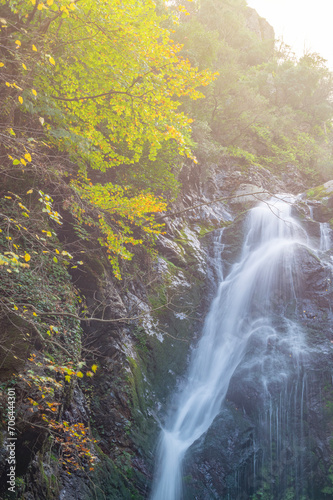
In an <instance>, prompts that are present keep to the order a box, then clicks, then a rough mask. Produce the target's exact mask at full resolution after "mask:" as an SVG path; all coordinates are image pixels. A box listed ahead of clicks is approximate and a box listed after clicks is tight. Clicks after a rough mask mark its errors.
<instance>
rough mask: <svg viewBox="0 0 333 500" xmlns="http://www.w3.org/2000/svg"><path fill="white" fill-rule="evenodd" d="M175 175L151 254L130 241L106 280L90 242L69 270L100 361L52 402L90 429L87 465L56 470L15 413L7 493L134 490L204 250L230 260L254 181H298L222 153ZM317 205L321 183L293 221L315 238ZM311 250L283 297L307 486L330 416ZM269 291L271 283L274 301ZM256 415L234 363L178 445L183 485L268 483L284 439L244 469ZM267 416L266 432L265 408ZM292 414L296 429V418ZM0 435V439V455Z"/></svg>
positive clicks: (254, 449)
mask: <svg viewBox="0 0 333 500" xmlns="http://www.w3.org/2000/svg"><path fill="white" fill-rule="evenodd" d="M181 177H182V179H181V180H182V182H183V186H184V187H183V191H182V194H181V196H180V197H179V199H178V201H177V202H176V203H175V204H174V206H173V208H172V213H170V214H169V216H168V217H167V218H166V219H165V223H166V232H165V234H164V235H163V236H161V237H160V238H159V240H158V242H157V249H158V256H157V258H156V259H154V260H151V259H149V258H147V256H146V255H145V256H144V255H142V259H141V261H140V265H136V269H129V271H130V272H129V273H128V276H131V277H130V278H127V277H126V274H125V276H124V280H123V282H122V283H121V285H120V284H119V283H118V284H117V283H115V282H114V279H113V278H112V275H111V273H110V271H109V270H108V267H107V263H106V262H104V261H103V259H102V258H101V257H100V255H96V256H95V257H94V256H93V255H90V257H89V260H88V261H87V263H86V266H85V268H84V270H83V271H79V270H73V272H72V278H73V280H74V281H75V283H76V286H77V288H78V289H79V290H80V293H81V294H82V295H84V296H85V300H86V304H87V308H88V310H89V311H90V312H91V313H93V314H94V316H95V317H97V318H98V317H100V318H104V320H103V321H97V320H96V321H92V322H91V323H90V324H89V323H87V324H86V323H85V324H83V325H82V328H83V330H84V339H83V349H86V351H87V359H94V360H95V361H97V362H98V364H99V366H100V368H99V370H98V372H97V373H96V376H95V377H94V378H93V380H92V381H91V383H89V384H88V383H86V382H84V381H83V383H82V384H79V385H77V386H76V388H75V390H74V392H73V394H72V395H71V398H70V399H69V400H68V403H67V404H65V405H64V412H65V414H64V417H65V418H66V421H68V422H70V423H73V424H75V422H77V421H80V422H84V424H85V425H86V426H87V427H89V428H90V432H91V435H93V436H94V439H96V443H95V444H94V453H96V455H97V457H98V460H97V464H96V466H95V470H94V471H91V472H90V473H89V474H88V475H86V474H85V473H84V472H83V471H76V472H73V473H72V474H71V475H68V474H67V473H66V472H64V471H63V470H62V467H61V464H59V461H57V459H56V457H55V455H54V451H52V452H51V449H53V450H54V448H52V446H51V442H50V437H48V435H47V434H43V433H41V432H39V431H38V429H36V428H35V427H33V421H31V425H30V424H29V419H28V420H27V423H26V424H25V430H24V433H23V434H22V439H23V437H24V442H25V445H24V446H25V448H24V450H25V451H24V453H22V456H20V457H18V462H19V471H20V477H21V478H22V479H21V482H20V483H19V484H18V487H17V498H25V499H29V500H37V499H38V500H39V499H40V498H46V499H55V498H60V499H65V498H66V500H74V499H77V498H80V500H85V499H86V500H88V499H89V500H91V499H92V498H95V499H100V498H101V499H102V498H105V496H106V497H107V498H113V499H117V498H119V499H126V498H137V499H139V498H148V495H149V491H150V488H151V482H152V475H153V470H154V461H155V455H154V451H155V447H156V443H157V438H158V434H159V429H160V423H161V422H162V423H163V420H164V418H165V415H166V413H167V411H168V408H169V403H170V400H171V396H172V394H173V392H174V391H175V389H176V387H177V384H178V383H179V382H180V381H181V379H182V376H183V375H184V372H185V369H186V366H187V363H188V356H189V353H190V349H191V346H192V345H194V344H195V343H196V339H197V338H198V336H199V335H200V332H201V329H202V324H203V319H204V317H205V315H206V313H207V310H208V308H209V305H210V303H211V300H212V298H213V296H214V293H215V289H216V284H217V281H218V279H219V278H218V276H217V275H216V269H215V267H214V265H212V264H214V259H215V258H222V259H223V263H224V269H225V272H227V270H228V266H230V265H232V263H233V262H234V261H235V258H236V256H237V254H238V252H239V248H240V242H241V239H242V232H243V226H242V224H243V219H244V213H245V212H246V210H247V209H248V208H249V207H251V206H253V203H255V202H256V201H257V199H258V195H257V194H255V193H258V192H260V191H264V192H265V196H267V195H269V193H275V192H281V191H292V192H294V193H297V192H302V191H304V185H303V181H302V179H301V178H299V176H298V175H297V172H296V171H293V169H292V167H291V168H290V170H289V174H288V175H286V176H285V178H284V179H282V180H281V179H277V178H274V177H273V176H272V174H271V173H270V172H267V171H266V170H265V169H262V168H260V167H256V166H250V167H244V166H242V165H241V164H237V163H235V160H233V159H231V158H229V157H224V158H222V159H221V162H220V164H219V165H216V166H212V167H211V168H210V170H209V172H205V173H203V172H201V171H200V168H198V167H197V166H194V165H193V166H184V168H183V170H182V173H181ZM331 205H332V203H331V198H330V193H329V192H328V191H326V188H325V187H324V188H318V189H317V190H313V192H312V191H309V192H308V193H307V195H305V196H304V200H303V204H300V205H299V208H298V209H297V210H298V213H299V215H298V217H299V219H300V221H301V223H302V224H304V226H305V227H306V228H307V229H308V231H309V233H311V235H312V237H313V238H317V240H318V239H319V238H320V234H321V233H320V231H321V230H323V228H322V226H321V225H320V224H318V222H315V221H314V220H312V219H315V220H317V221H319V222H320V223H322V224H324V223H327V222H328V221H329V220H330V219H331V218H332V216H333V213H332V209H331ZM190 207H196V208H193V209H192V208H190ZM311 218H312V219H311ZM223 227H225V228H226V229H225V230H224V231H225V237H226V239H225V244H224V250H223V253H222V254H221V251H222V248H221V249H217V251H215V254H213V253H212V252H213V239H214V234H215V230H216V229H219V228H223ZM216 252H217V253H216ZM325 252H326V253H325V255H326V257H325V258H326V261H325V259H323V261H320V262H319V261H318V259H317V258H316V257H315V256H314V255H312V254H311V253H309V252H306V253H304V252H303V253H302V252H300V255H299V262H300V263H299V275H300V280H299V287H300V289H301V290H302V293H301V297H302V299H301V301H300V303H299V304H298V308H297V310H298V314H299V318H298V319H299V321H301V322H302V324H304V327H305V328H306V330H307V332H308V335H309V341H310V343H311V345H312V346H313V350H314V351H315V355H314V357H313V361H311V363H310V364H308V365H306V367H305V370H306V372H307V378H306V381H304V380H305V379H304V378H302V382H300V383H299V386H298V389H297V391H298V392H297V394H298V395H299V391H301V393H300V394H301V395H302V390H303V397H306V400H307V403H308V408H309V411H308V414H307V415H306V418H305V422H306V426H307V429H309V430H311V432H310V431H307V434H306V435H307V441H306V442H304V443H303V444H304V446H308V448H309V456H308V457H307V458H306V460H305V462H304V464H305V466H306V467H307V468H308V469H309V470H311V473H309V474H308V476H309V477H313V484H315V491H316V492H318V491H321V490H322V487H323V485H324V486H326V487H327V488H330V487H331V485H330V484H329V481H328V480H326V478H325V477H326V476H327V474H328V471H329V469H330V467H331V452H330V441H329V433H330V429H331V427H332V425H333V422H332V419H333V417H332V411H331V393H332V391H331V378H330V377H331V373H330V364H329V361H330V358H329V357H328V354H327V353H330V347H331V340H332V335H331V332H332V318H331V311H330V303H331V299H332V291H331V287H330V281H329V280H330V273H331V268H330V266H329V264H330V253H329V250H325ZM137 257H138V258H139V259H140V255H138V256H137ZM325 262H326V263H325ZM133 274H134V275H135V278H134V279H133ZM281 301H282V302H283V298H281V297H280V298H279V297H277V304H281ZM254 348H255V346H254ZM89 357H90V358H89ZM300 380H301V379H300ZM303 381H304V385H302V384H303ZM302 388H303V389H302ZM277 393H278V388H277V392H276V394H277ZM59 397H60V396H59ZM288 404H290V405H291V402H289V403H288ZM20 411H21V410H20V408H18V412H19V413H20ZM290 411H291V410H290ZM29 418H30V417H29ZM267 418H268V417H267V411H266V407H265V406H264V405H263V402H262V400H261V396H260V388H259V387H258V386H257V384H256V383H255V380H252V381H248V382H246V383H244V379H243V378H242V377H241V376H240V375H239V376H235V377H234V379H233V380H232V382H231V384H230V389H229V392H228V397H227V403H226V405H224V407H223V409H222V410H221V413H220V414H219V416H218V417H217V418H216V420H215V421H214V423H213V425H212V427H211V428H210V429H209V431H208V432H207V434H206V435H204V436H202V437H201V438H200V439H199V440H198V442H196V443H195V444H194V445H193V446H192V449H191V450H190V455H189V460H188V461H187V466H186V467H187V468H186V472H185V475H187V476H188V495H189V496H188V498H224V497H226V498H227V495H229V497H230V495H231V497H232V498H249V496H248V495H249V494H251V495H256V494H257V495H259V494H260V495H261V497H260V498H263V495H264V494H266V495H269V494H270V493H269V491H268V490H267V484H268V483H270V482H272V481H276V480H277V478H278V477H280V476H281V474H280V472H279V471H278V470H277V467H280V468H284V469H286V470H287V469H288V466H289V464H290V462H291V461H292V460H293V451H292V450H291V449H290V447H288V444H287V442H288V439H289V438H290V436H289V435H288V434H287V433H285V434H283V435H282V434H281V441H280V446H281V449H282V448H283V449H284V453H285V454H284V456H283V458H282V459H281V460H280V463H279V465H277V464H276V465H274V467H275V468H274V471H264V470H261V472H260V477H259V479H258V471H259V469H260V467H261V465H260V464H261V462H260V460H261V457H262V455H263V454H265V453H267V449H265V443H264V439H261V437H260V433H259V435H258V430H257V429H258V428H260V425H259V424H260V423H261V424H262V425H264V424H263V422H264V423H265V425H266V426H267ZM265 419H266V420H265ZM29 425H30V426H29ZM274 425H275V428H274V432H278V429H277V427H276V426H277V422H276V423H275V424H274ZM293 425H294V426H295V429H297V426H298V425H299V422H298V421H295V422H294V423H293ZM258 426H259V427H258ZM22 429H23V427H22ZM266 429H267V427H266ZM263 436H264V434H263ZM21 441H22V440H21ZM34 442H35V443H36V445H35V447H34V446H33V444H32V443H34ZM22 443H23V441H22ZM29 443H30V444H29ZM37 443H38V444H37ZM5 445H6V442H3V448H2V451H3V458H5V448H4V447H5ZM28 450H29V451H28ZM308 469H307V470H308ZM2 470H4V468H3V469H2ZM279 474H280V475H279ZM2 479H5V478H4V476H3V477H2ZM320 488H321V490H320ZM3 491H4V490H3ZM286 491H287V490H286ZM327 491H329V490H327ZM260 492H261V493H260ZM265 492H266V493H265ZM316 494H317V493H316ZM193 495H194V496H193ZM195 495H196V496H195ZM244 495H245V496H244ZM246 495H247V496H246ZM253 498H257V497H256V496H253ZM258 498H259V497H258ZM267 498H280V497H270V496H267ZM281 498H282V497H281ZM283 498H284V497H283ZM286 498H287V497H286ZM313 498H319V497H315V496H314V497H313ZM323 498H325V497H323ZM327 498H329V497H327Z"/></svg>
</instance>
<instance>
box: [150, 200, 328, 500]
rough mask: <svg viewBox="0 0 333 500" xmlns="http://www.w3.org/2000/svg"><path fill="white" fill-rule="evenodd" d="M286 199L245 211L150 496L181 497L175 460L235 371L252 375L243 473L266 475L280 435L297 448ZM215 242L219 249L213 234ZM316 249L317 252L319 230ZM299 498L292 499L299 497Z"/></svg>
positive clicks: (160, 499) (294, 240)
mask: <svg viewBox="0 0 333 500" xmlns="http://www.w3.org/2000/svg"><path fill="white" fill-rule="evenodd" d="M294 201H295V200H294V199H293V198H292V197H290V196H289V197H288V196H287V195H285V196H284V195H281V196H279V197H274V198H272V199H271V200H270V201H269V202H262V203H260V204H259V205H258V206H256V207H255V208H253V209H252V210H251V211H250V212H249V214H248V217H247V219H246V223H245V225H246V232H245V237H244V242H243V246H242V250H241V253H240V256H239V259H238V261H237V262H236V263H234V264H233V265H232V267H231V269H230V271H229V273H228V275H227V276H225V277H223V273H222V268H221V267H219V269H218V272H217V275H218V276H219V279H220V283H219V286H218V290H217V293H216V296H215V298H214V300H213V302H212V305H211V308H210V311H209V313H208V315H207V317H206V320H205V323H204V327H203V332H202V336H201V339H200V341H199V342H198V344H197V346H196V347H195V348H194V350H193V352H192V356H191V360H190V363H189V368H188V373H187V376H186V381H185V382H184V383H183V386H182V388H181V389H180V390H179V392H178V394H177V395H176V396H175V398H174V401H173V408H175V410H173V411H171V412H170V415H169V416H168V418H167V421H166V423H165V426H164V428H163V430H162V432H161V437H160V443H159V447H158V459H157V462H156V463H157V465H156V471H155V476H154V484H153V491H152V495H151V500H180V499H181V498H183V484H182V483H183V481H182V474H183V464H184V462H185V461H186V456H185V455H186V453H187V452H188V450H189V448H190V447H191V445H192V444H193V443H194V442H195V441H196V440H198V438H200V436H202V435H203V434H204V433H206V431H207V430H208V429H209V427H210V426H211V424H212V423H213V421H214V419H215V417H216V416H217V415H218V414H219V412H220V410H221V405H222V403H223V401H224V399H225V397H226V394H227V391H228V389H229V384H230V381H231V379H232V377H233V376H234V374H235V372H237V374H238V376H239V377H241V378H242V380H243V381H246V380H247V379H248V378H249V377H251V373H253V372H254V371H255V373H256V384H257V387H258V390H259V391H261V393H262V398H263V400H264V403H263V411H262V413H261V414H260V416H259V417H258V418H259V425H260V426H261V432H262V436H263V437H262V439H265V440H266V442H267V446H266V448H265V451H264V453H263V455H262V456H260V457H259V456H258V457H257V456H256V450H257V448H258V446H259V445H258V443H257V442H256V441H255V440H253V443H252V448H251V449H252V450H253V459H252V461H251V464H252V465H251V466H252V467H253V471H252V473H253V474H256V472H257V470H259V467H260V466H262V464H263V462H265V463H266V465H267V464H269V465H268V466H267V467H268V469H269V468H270V470H269V471H268V473H270V474H271V475H273V474H274V471H273V468H274V466H273V463H274V460H276V459H279V457H280V456H281V455H282V454H283V453H285V451H284V449H283V446H284V445H283V443H284V440H285V439H286V436H287V434H288V433H289V435H288V439H289V440H290V441H291V446H292V445H293V440H294V441H295V442H296V440H297V445H296V444H295V449H296V448H297V449H301V448H302V446H303V445H304V439H305V430H304V428H303V427H302V425H301V426H299V420H298V419H297V418H296V417H295V415H296V413H297V412H298V413H300V414H301V415H302V416H303V412H304V401H305V399H306V397H307V396H306V394H307V384H306V378H305V376H304V369H303V362H304V359H305V358H306V355H307V351H308V348H307V345H306V341H305V339H304V334H303V331H302V328H301V327H300V326H299V325H298V323H297V322H296V320H295V319H294V318H293V314H289V313H290V311H294V312H295V310H296V307H297V303H296V299H297V288H298V284H297V272H296V271H295V270H296V268H297V267H296V265H297V251H299V249H300V248H304V247H305V248H308V245H309V242H308V236H307V233H306V231H305V230H304V229H303V228H302V226H301V225H300V224H299V222H297V221H296V219H294V218H293V217H292V215H291V206H292V204H293V203H294ZM324 229H325V228H323V231H324ZM323 234H324V233H323ZM218 244H219V248H221V239H220V238H219V239H218ZM321 246H322V249H323V250H324V249H326V246H327V239H326V234H325V235H324V236H323V235H322V244H321ZM324 247H325V248H324ZM219 266H220V264H219ZM287 313H288V314H287ZM276 388H278V389H276ZM274 391H275V392H274ZM274 393H278V394H279V397H278V398H275V396H274ZM298 413H297V414H298ZM258 439H259V438H258ZM296 455H297V454H295V457H296V458H295V459H294V462H295V463H292V462H291V465H290V467H291V468H293V471H294V474H295V475H296V476H297V477H298V476H299V475H301V474H303V472H302V463H301V461H299V460H298V459H297V456H298V455H297V456H296ZM235 475H236V476H237V477H238V476H240V474H239V473H238V472H235ZM301 493H302V491H301V490H299V491H297V492H296V494H295V497H294V498H301ZM185 496H186V495H185ZM228 497H229V496H228ZM198 498H199V497H198ZM205 498H206V497H205ZM214 498H215V497H214ZM230 498H235V497H232V496H230ZM270 498H275V497H274V496H272V497H270ZM276 498H277V497H276Z"/></svg>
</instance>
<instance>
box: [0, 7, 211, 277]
mask: <svg viewBox="0 0 333 500" xmlns="http://www.w3.org/2000/svg"><path fill="white" fill-rule="evenodd" d="M1 5H2V6H3V12H4V13H3V14H2V15H3V16H4V17H3V18H2V25H3V26H2V40H3V47H4V49H3V50H2V54H1V65H2V70H3V72H2V75H3V76H2V79H3V83H4V85H6V87H5V88H6V92H5V95H4V101H3V103H4V108H6V106H8V107H10V110H11V111H10V112H9V113H8V117H10V116H12V110H13V107H14V109H15V108H18V107H20V108H21V110H22V111H25V112H27V113H31V114H33V115H35V116H39V117H40V118H39V120H40V122H41V123H42V124H43V126H44V131H45V133H46V135H47V143H48V145H49V146H52V147H55V148H56V149H57V150H58V151H59V150H60V151H62V152H65V153H66V154H68V155H69V156H70V159H71V160H72V161H74V162H75V164H76V165H77V166H78V171H79V172H80V178H79V180H78V179H77V178H75V177H74V178H73V179H72V181H71V184H72V187H73V189H74V192H75V194H76V195H77V194H79V196H82V198H81V202H79V205H80V203H81V205H82V203H85V204H88V208H86V207H83V206H81V208H80V210H78V209H77V203H76V202H75V203H72V204H71V207H69V208H71V210H72V213H73V215H74V216H76V217H79V220H80V221H81V222H82V223H87V224H89V225H96V224H98V225H99V227H100V228H102V227H103V230H102V233H103V234H104V235H106V234H108V236H107V241H108V244H107V248H108V251H109V253H110V260H111V262H112V264H113V265H114V267H115V270H116V274H117V276H118V277H119V267H118V265H117V264H116V261H117V256H121V257H124V258H129V256H130V255H131V254H130V252H129V250H128V249H127V246H128V245H131V244H134V242H135V241H137V242H142V238H140V237H138V238H136V240H135V238H134V237H132V236H131V237H129V235H133V227H132V226H137V227H140V228H141V229H142V228H144V233H145V234H146V235H147V234H148V233H150V234H154V232H155V229H156V228H155V226H154V223H153V221H152V219H151V217H150V214H151V213H154V212H156V211H159V210H162V209H164V208H165V205H164V204H163V203H161V200H160V199H158V198H156V197H154V196H150V195H149V190H150V185H149V182H148V183H147V185H146V186H145V190H144V193H142V194H141V195H140V193H138V192H137V191H136V190H137V187H138V186H137V184H136V182H135V181H134V183H133V186H132V187H131V185H129V186H128V185H127V186H126V187H124V186H122V187H121V186H118V185H117V184H113V183H112V182H111V183H110V179H109V178H108V176H107V175H106V176H105V177H104V178H103V179H102V180H101V181H99V182H97V183H95V184H94V182H92V183H91V181H90V179H88V178H87V175H86V173H87V172H88V171H89V169H95V170H99V171H102V172H105V171H107V170H109V169H113V170H114V169H119V170H122V169H125V170H127V171H129V168H128V167H129V165H138V164H139V162H140V161H141V159H142V158H143V160H144V162H145V164H147V162H149V166H151V167H152V168H154V161H155V160H156V158H157V155H158V153H159V151H161V150H162V148H164V147H166V148H167V149H168V150H169V151H172V152H176V153H177V154H178V155H179V154H180V155H184V156H187V157H189V158H191V159H193V160H194V161H196V160H195V158H194V156H193V155H192V153H191V139H190V130H191V129H190V124H191V121H192V120H191V119H190V118H188V116H186V114H185V113H184V112H183V111H181V110H180V104H181V102H180V99H181V98H182V97H184V96H188V97H190V98H191V99H198V98H200V97H203V94H202V93H201V92H200V90H199V89H198V87H203V86H206V85H208V84H209V83H210V82H211V81H212V80H213V79H214V75H213V74H212V72H209V71H205V70H202V71H198V70H197V69H196V68H194V67H192V66H191V64H190V62H189V60H188V59H186V58H184V57H182V56H180V54H179V53H180V50H181V46H180V45H179V44H175V43H174V42H173V41H172V39H171V38H170V36H171V33H170V30H168V29H167V28H164V27H162V25H163V23H166V21H167V19H168V12H167V10H166V9H165V13H164V15H158V14H157V12H156V8H155V3H154V2H153V1H151V0H128V1H126V3H124V2H122V1H120V0H111V1H110V0H99V1H98V2H96V1H95V0H80V1H65V0H63V1H53V0H47V1H46V2H40V1H39V0H32V1H31V2H26V3H24V4H17V2H15V1H14V0H12V1H9V2H6V1H4V0H2V2H1ZM160 8H161V7H160ZM13 76H14V77H13ZM9 120H10V119H9ZM12 125H14V126H13V127H12V130H13V132H14V134H15V133H16V132H15V123H12ZM18 161H20V159H18ZM131 172H132V173H131V174H130V175H127V176H126V175H125V176H123V175H117V174H116V175H115V179H116V181H117V180H118V181H119V180H120V181H124V180H125V181H133V180H134V179H135V171H134V172H133V170H132V171H131ZM165 172H167V173H168V176H165ZM156 175H157V176H158V175H160V176H161V177H162V178H164V179H166V178H169V182H170V186H171V190H172V189H174V187H175V186H174V177H173V175H172V174H171V172H170V168H169V169H168V167H166V168H161V169H156ZM145 179H146V180H148V176H147V175H146V176H145ZM83 182H86V187H85V188H84V187H83ZM104 183H106V185H105V187H104V186H103V184H104ZM156 184H157V185H161V183H160V184H159V183H158V182H157V183H156V180H154V182H152V186H153V190H155V191H156V189H155V188H156ZM162 185H163V187H164V189H166V190H167V188H168V185H166V184H165V180H164V183H162ZM140 187H141V186H140ZM132 188H133V189H132ZM88 191H89V193H90V194H89V196H86V194H87V192H88ZM102 192H103V193H104V195H105V196H107V198H106V200H104V202H103V199H101V198H100V195H101V193H102ZM93 193H95V194H93ZM109 197H112V198H114V199H115V200H117V203H118V202H119V203H118V204H117V203H115V204H113V205H112V209H111V208H110V204H109V203H108V200H109ZM74 198H75V197H74ZM83 200H84V202H83ZM96 200H98V202H96ZM121 200H122V201H121ZM94 203H97V205H99V206H101V205H103V203H104V205H105V207H108V208H104V209H103V211H102V212H99V214H98V215H99V218H98V221H97V220H94V221H93V223H92V222H91V219H89V218H86V216H85V215H84V213H87V212H89V211H90V213H91V215H93V214H94ZM126 207H127V208H126ZM135 207H136V208H138V207H139V210H138V213H139V214H140V216H138V217H133V209H134V208H135ZM110 216H111V219H110ZM113 217H115V218H116V222H115V223H111V222H110V220H111V221H112V218H113ZM120 220H123V221H124V222H123V223H121V222H120ZM139 220H140V222H139ZM125 221H126V222H125ZM143 221H145V224H143ZM122 234H126V237H123V236H122ZM102 239H103V238H102ZM103 241H104V239H103Z"/></svg>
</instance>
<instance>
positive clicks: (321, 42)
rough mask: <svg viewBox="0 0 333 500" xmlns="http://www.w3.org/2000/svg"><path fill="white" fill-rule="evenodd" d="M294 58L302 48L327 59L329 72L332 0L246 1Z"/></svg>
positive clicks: (332, 52) (332, 56)
mask: <svg viewBox="0 0 333 500" xmlns="http://www.w3.org/2000/svg"><path fill="white" fill-rule="evenodd" d="M247 3H248V5H249V6H250V7H252V8H254V9H256V11H257V12H258V14H259V15H260V16H261V17H264V18H265V19H267V21H268V22H269V23H270V24H271V25H272V26H273V28H274V31H275V37H276V38H281V37H282V38H283V41H284V42H285V43H286V44H287V45H290V46H291V47H292V49H293V51H294V52H295V53H296V55H297V56H298V57H300V56H302V55H303V53H304V49H305V51H307V52H317V53H318V54H319V55H320V56H322V57H323V58H324V59H327V65H328V67H329V68H330V69H331V70H332V71H333V0H247Z"/></svg>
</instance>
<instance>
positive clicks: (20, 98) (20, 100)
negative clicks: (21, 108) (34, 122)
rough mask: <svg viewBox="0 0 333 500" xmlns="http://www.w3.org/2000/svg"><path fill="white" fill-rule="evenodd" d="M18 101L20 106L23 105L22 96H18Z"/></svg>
mask: <svg viewBox="0 0 333 500" xmlns="http://www.w3.org/2000/svg"><path fill="white" fill-rule="evenodd" d="M18 100H19V102H20V104H23V97H21V96H20V95H19V96H18Z"/></svg>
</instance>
